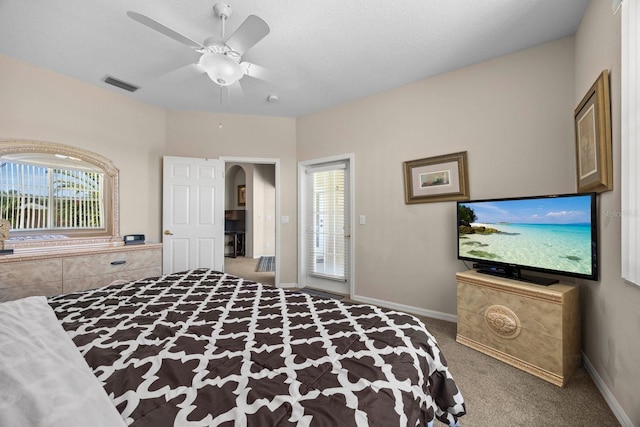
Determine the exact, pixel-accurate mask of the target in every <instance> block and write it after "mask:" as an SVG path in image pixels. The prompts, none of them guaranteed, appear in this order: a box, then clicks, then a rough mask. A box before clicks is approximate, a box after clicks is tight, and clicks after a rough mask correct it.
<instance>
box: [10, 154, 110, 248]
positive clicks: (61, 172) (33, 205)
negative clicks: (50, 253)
mask: <svg viewBox="0 0 640 427" xmlns="http://www.w3.org/2000/svg"><path fill="white" fill-rule="evenodd" d="M118 203H119V202H118V169H116V167H115V166H114V165H113V163H112V162H111V161H110V160H109V159H107V158H105V157H103V156H100V155H98V154H95V153H92V152H90V151H87V150H83V149H80V148H76V147H71V146H67V145H62V144H54V143H49V142H39V141H0V216H1V217H2V218H3V219H6V220H8V221H9V222H10V223H11V227H10V234H9V239H8V240H6V241H5V247H6V248H8V249H11V248H24V247H51V246H65V245H70V244H99V243H109V242H113V241H116V240H120V236H119V235H120V230H119V221H118V217H119V215H118V210H119V209H118Z"/></svg>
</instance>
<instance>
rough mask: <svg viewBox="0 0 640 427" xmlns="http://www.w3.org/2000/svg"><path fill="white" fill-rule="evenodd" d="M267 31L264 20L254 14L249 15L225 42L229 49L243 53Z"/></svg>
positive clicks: (267, 27)
mask: <svg viewBox="0 0 640 427" xmlns="http://www.w3.org/2000/svg"><path fill="white" fill-rule="evenodd" d="M269 31H270V30H269V26H268V25H267V23H266V22H264V21H263V20H262V19H261V18H258V17H257V16H255V15H249V17H248V18H247V19H245V20H244V22H243V23H242V25H240V26H239V27H238V29H237V30H235V31H234V33H233V34H231V36H230V37H229V38H228V39H227V42H226V44H227V46H229V47H230V48H231V50H233V51H235V52H238V53H239V54H240V55H243V54H244V53H245V52H246V51H248V50H249V49H251V47H252V46H253V45H255V44H256V43H258V42H259V41H260V40H262V39H263V38H264V37H265V36H266V35H267V34H269Z"/></svg>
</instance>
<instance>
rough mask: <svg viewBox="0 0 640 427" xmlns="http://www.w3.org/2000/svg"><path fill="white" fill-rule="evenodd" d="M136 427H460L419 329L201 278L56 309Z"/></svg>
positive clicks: (371, 311)
mask: <svg viewBox="0 0 640 427" xmlns="http://www.w3.org/2000/svg"><path fill="white" fill-rule="evenodd" d="M49 304H50V305H51V306H52V307H53V308H54V311H55V313H56V315H57V317H58V318H59V319H60V321H61V323H62V325H63V327H64V329H65V330H66V331H67V333H68V334H69V335H70V336H71V338H72V339H73V341H74V343H75V344H76V346H77V347H78V349H79V350H80V352H81V353H82V355H83V356H84V357H85V359H86V360H87V362H88V364H89V366H90V367H91V368H92V370H93V372H94V374H95V375H96V377H97V378H98V379H99V381H100V382H101V383H102V384H103V386H104V388H105V390H106V391H107V394H108V395H109V397H110V398H111V400H112V401H113V403H114V405H116V408H117V409H118V411H119V412H120V413H121V414H122V417H123V418H124V419H125V421H126V422H127V423H128V424H129V425H133V426H154V427H157V426H173V425H176V426H260V427H262V426H384V427H390V426H427V425H432V422H433V420H434V419H435V418H437V419H439V420H441V421H442V422H444V423H446V424H448V425H452V426H453V425H457V417H459V416H461V415H463V414H464V413H465V406H464V402H463V398H462V395H461V393H460V391H459V390H458V388H457V386H456V384H455V382H454V380H453V378H452V377H451V375H450V373H449V371H448V369H447V364H446V361H445V359H444V357H443V355H442V354H441V353H440V350H439V348H438V346H437V344H436V342H435V340H434V338H433V337H432V336H431V334H430V333H429V332H428V331H426V329H425V328H424V325H423V324H422V323H421V322H420V321H419V320H418V319H417V318H415V317H413V316H411V315H408V314H405V313H400V312H395V311H391V310H386V309H382V308H378V307H373V306H370V305H361V304H353V303H349V302H343V301H339V300H333V299H319V298H314V297H311V296H309V295H306V294H302V293H297V292H293V291H287V290H283V289H277V288H272V287H267V286H263V285H261V284H258V283H255V282H252V281H248V280H243V279H241V278H237V277H234V276H231V275H227V274H224V273H221V272H217V271H213V270H205V269H198V270H191V271H187V272H182V273H176V274H170V275H166V276H162V277H156V278H149V279H144V280H138V281H135V282H130V283H126V284H123V285H115V286H109V287H106V288H99V289H95V290H91V291H85V292H81V293H76V294H69V295H62V296H57V297H52V298H50V299H49Z"/></svg>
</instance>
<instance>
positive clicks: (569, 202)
mask: <svg viewBox="0 0 640 427" xmlns="http://www.w3.org/2000/svg"><path fill="white" fill-rule="evenodd" d="M463 205H465V206H467V207H469V208H471V209H473V211H474V213H475V214H476V217H477V219H476V221H475V222H479V223H494V224H495V223H498V222H506V223H512V224H585V223H590V222H591V197H590V196H575V197H551V198H540V199H520V200H499V201H491V202H470V203H463Z"/></svg>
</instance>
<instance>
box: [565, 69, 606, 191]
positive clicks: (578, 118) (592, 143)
mask: <svg viewBox="0 0 640 427" xmlns="http://www.w3.org/2000/svg"><path fill="white" fill-rule="evenodd" d="M574 118H575V135H576V179H577V187H578V192H579V193H585V192H591V191H595V192H598V193H599V192H603V191H609V190H612V189H613V164H612V155H611V103H610V98H609V73H608V71H607V70H604V71H603V72H602V73H601V74H600V76H599V77H598V79H597V80H596V81H595V83H594V84H593V86H591V88H590V89H589V91H588V92H587V94H586V95H585V96H584V98H583V99H582V101H581V102H580V104H579V105H578V106H577V107H576V109H575V112H574Z"/></svg>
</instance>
